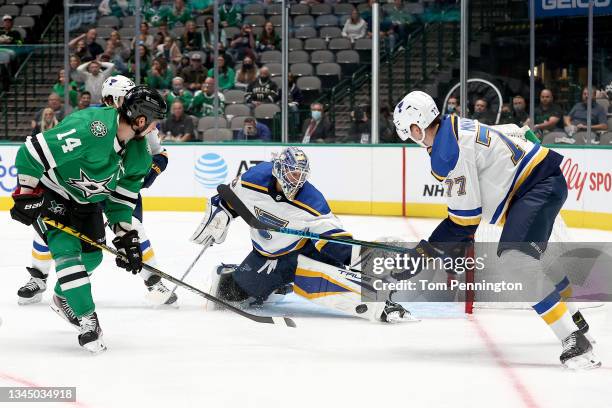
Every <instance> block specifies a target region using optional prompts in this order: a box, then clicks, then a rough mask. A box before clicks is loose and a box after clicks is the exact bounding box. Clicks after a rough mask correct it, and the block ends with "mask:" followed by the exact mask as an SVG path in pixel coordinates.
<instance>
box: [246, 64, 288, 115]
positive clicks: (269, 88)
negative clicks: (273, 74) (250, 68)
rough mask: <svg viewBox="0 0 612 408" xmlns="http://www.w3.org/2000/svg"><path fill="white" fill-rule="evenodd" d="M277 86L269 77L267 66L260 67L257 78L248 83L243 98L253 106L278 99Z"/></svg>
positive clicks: (274, 101)
mask: <svg viewBox="0 0 612 408" xmlns="http://www.w3.org/2000/svg"><path fill="white" fill-rule="evenodd" d="M278 96H279V93H278V86H277V85H276V84H275V83H274V82H273V81H272V80H271V79H270V70H269V69H268V67H265V66H264V67H261V69H260V70H259V78H257V79H256V80H255V81H253V82H252V83H251V84H249V86H248V88H247V92H246V95H245V97H244V100H245V101H246V103H250V104H252V105H253V106H257V105H260V104H262V103H276V102H277V101H278Z"/></svg>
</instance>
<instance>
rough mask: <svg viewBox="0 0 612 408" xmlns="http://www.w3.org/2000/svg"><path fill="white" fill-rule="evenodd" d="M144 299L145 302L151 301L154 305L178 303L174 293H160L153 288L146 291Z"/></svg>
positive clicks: (174, 305) (174, 304)
mask: <svg viewBox="0 0 612 408" xmlns="http://www.w3.org/2000/svg"><path fill="white" fill-rule="evenodd" d="M145 299H146V300H147V302H149V303H151V304H152V305H154V306H172V307H178V305H177V304H176V301H177V299H178V298H177V296H176V294H175V293H170V292H167V293H162V292H159V291H157V290H154V291H152V292H147V294H146V295H145Z"/></svg>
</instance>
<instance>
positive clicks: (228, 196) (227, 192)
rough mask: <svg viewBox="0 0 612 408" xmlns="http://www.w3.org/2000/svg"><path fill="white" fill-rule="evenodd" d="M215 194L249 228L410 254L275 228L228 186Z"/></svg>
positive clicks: (389, 247) (394, 248) (368, 243)
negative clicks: (260, 218) (255, 212)
mask: <svg viewBox="0 0 612 408" xmlns="http://www.w3.org/2000/svg"><path fill="white" fill-rule="evenodd" d="M217 192H219V195H220V196H221V198H223V199H224V200H225V201H226V202H227V203H228V204H229V205H230V206H231V207H232V209H233V210H234V211H236V212H237V213H238V215H239V216H240V217H242V219H243V220H244V221H245V222H246V223H247V224H248V225H249V227H251V228H255V229H258V230H265V231H272V232H280V233H282V234H288V235H295V236H298V237H302V238H310V239H320V240H325V241H329V242H336V243H338V244H344V245H356V246H363V247H368V248H378V249H383V250H386V251H393V252H399V253H410V250H409V249H408V248H403V247H398V246H395V245H388V244H383V243H381V242H371V241H361V240H358V239H352V238H340V237H331V236H329V235H324V234H317V233H314V232H310V231H301V230H296V229H292V228H285V227H277V226H275V225H272V224H268V223H267V222H265V221H261V220H259V219H258V218H257V217H255V215H253V213H252V212H251V211H250V210H249V209H248V208H247V206H246V205H245V204H244V203H243V202H242V200H240V198H238V196H237V195H236V193H234V192H233V191H232V189H231V188H230V187H229V186H228V185H226V184H220V185H219V186H218V187H217Z"/></svg>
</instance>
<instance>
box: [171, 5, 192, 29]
mask: <svg viewBox="0 0 612 408" xmlns="http://www.w3.org/2000/svg"><path fill="white" fill-rule="evenodd" d="M190 19H191V7H189V6H188V5H187V4H185V0H174V7H172V9H171V10H170V13H168V24H170V26H172V27H174V25H175V24H176V23H178V22H181V23H183V24H185V23H187V21H189V20H190Z"/></svg>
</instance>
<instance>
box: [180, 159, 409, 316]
mask: <svg viewBox="0 0 612 408" xmlns="http://www.w3.org/2000/svg"><path fill="white" fill-rule="evenodd" d="M309 174H310V162H309V160H308V157H307V156H306V154H305V153H304V152H303V151H302V150H301V149H299V148H296V147H288V148H286V149H284V150H283V151H282V152H281V153H280V154H279V155H278V156H276V157H275V158H274V159H273V160H272V161H271V162H262V163H260V164H258V165H256V166H255V167H252V168H250V169H249V170H248V171H246V172H245V173H244V174H242V175H241V176H240V177H238V178H236V179H235V180H234V181H233V182H232V183H231V188H232V190H233V192H234V193H235V194H236V195H237V197H238V198H239V199H240V200H241V201H242V202H243V203H244V204H245V205H246V206H247V207H248V208H249V210H250V211H251V212H252V213H254V214H255V215H256V216H257V218H259V219H262V220H265V221H266V222H268V223H270V224H273V225H276V226H282V227H288V228H292V229H297V230H307V231H311V232H315V233H318V234H321V235H322V234H325V235H327V236H328V237H343V236H344V237H347V236H348V237H350V236H351V234H350V233H348V232H347V231H345V230H344V229H343V228H342V225H341V223H340V220H339V219H338V218H337V217H335V216H334V214H333V213H332V212H331V210H330V208H329V206H328V204H327V201H326V200H325V198H324V197H323V195H322V194H321V193H320V192H319V191H318V190H317V189H316V188H315V187H314V186H313V185H312V184H311V183H310V182H308V180H307V179H308V176H309ZM237 216H238V214H237V213H236V212H235V211H233V210H232V208H231V206H230V205H228V203H227V202H225V201H224V200H223V199H222V198H221V197H220V196H219V195H216V196H214V197H212V198H211V199H210V200H209V201H208V205H207V208H206V213H205V215H204V219H203V220H202V222H201V224H200V225H199V227H198V228H197V230H196V231H195V233H194V234H193V236H192V237H191V240H192V241H193V242H195V243H198V244H201V245H212V244H213V243H214V244H221V243H222V242H223V241H224V240H225V237H226V235H227V232H228V227H229V225H230V223H231V221H232V220H233V219H234V218H236V217H237ZM251 242H252V245H253V249H252V251H251V252H250V253H249V254H248V256H247V257H246V258H245V259H244V261H243V262H242V263H241V264H240V265H219V266H218V267H217V268H216V270H215V271H214V272H213V273H214V276H213V281H212V282H213V283H212V287H211V290H210V292H211V294H213V295H215V296H217V297H220V298H222V299H224V300H227V301H233V302H243V303H244V302H246V303H247V304H248V305H257V304H261V303H262V302H264V301H265V300H266V299H268V297H269V296H270V295H272V294H279V293H287V291H288V290H293V291H294V292H295V293H296V294H297V295H300V296H302V297H304V298H306V299H308V300H310V301H312V302H314V303H317V304H319V305H322V306H325V307H330V308H334V309H337V310H340V311H342V312H345V313H348V314H350V315H353V316H357V317H361V318H365V319H368V320H373V321H382V322H387V323H395V322H399V321H407V320H416V319H413V318H412V317H411V315H410V313H409V312H408V311H407V310H405V309H404V308H403V307H402V306H401V305H399V304H397V303H393V302H391V301H390V300H389V299H383V300H381V301H377V300H376V299H375V298H374V297H373V296H372V295H368V294H366V293H365V291H363V290H362V289H363V288H362V285H361V284H360V283H361V282H360V280H361V276H360V273H359V272H358V271H355V270H350V269H349V267H350V266H351V265H355V263H358V260H359V259H360V256H361V250H360V247H355V246H353V247H351V246H348V245H343V244H339V243H335V242H328V241H325V240H313V239H306V238H300V237H296V236H292V235H286V234H282V233H279V232H269V231H263V230H258V229H254V228H251ZM369 296H370V297H369Z"/></svg>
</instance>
